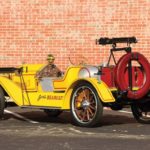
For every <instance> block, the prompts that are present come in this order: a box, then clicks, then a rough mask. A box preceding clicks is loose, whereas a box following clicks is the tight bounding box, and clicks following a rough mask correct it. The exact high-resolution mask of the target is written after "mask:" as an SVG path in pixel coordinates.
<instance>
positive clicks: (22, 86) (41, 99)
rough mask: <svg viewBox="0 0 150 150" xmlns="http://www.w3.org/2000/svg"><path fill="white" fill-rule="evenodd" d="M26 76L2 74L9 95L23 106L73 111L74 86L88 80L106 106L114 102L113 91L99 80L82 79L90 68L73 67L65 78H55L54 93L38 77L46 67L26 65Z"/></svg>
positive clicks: (52, 79)
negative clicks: (71, 102) (71, 106)
mask: <svg viewBox="0 0 150 150" xmlns="http://www.w3.org/2000/svg"><path fill="white" fill-rule="evenodd" d="M21 67H22V68H23V69H22V70H23V71H22V73H21V74H20V73H18V72H17V71H15V72H13V73H2V74H1V75H0V85H1V87H2V88H3V90H4V91H5V92H6V93H7V94H8V96H9V97H10V98H11V99H12V100H13V101H14V102H15V103H16V104H17V105H18V106H20V107H37V108H43V109H51V108H54V109H61V110H70V100H71V95H72V91H73V89H74V87H75V86H76V85H77V84H78V83H79V82H83V81H86V82H88V83H90V84H91V85H92V86H93V87H94V88H95V89H96V91H97V93H98V96H99V98H100V100H101V101H102V102H103V103H110V102H114V101H115V99H114V97H113V95H112V93H111V90H110V89H109V88H108V86H107V85H106V84H105V83H104V82H103V81H99V80H98V79H97V78H96V77H80V76H79V72H80V71H81V69H83V68H85V67H86V66H82V65H81V66H70V67H68V69H67V71H66V72H65V74H64V76H62V77H59V78H56V77H55V78H51V81H52V89H53V90H52V91H44V90H43V89H42V87H41V84H40V80H42V79H37V78H36V77H35V74H36V73H37V71H39V70H40V69H41V68H42V67H43V65H42V64H25V65H23V66H21Z"/></svg>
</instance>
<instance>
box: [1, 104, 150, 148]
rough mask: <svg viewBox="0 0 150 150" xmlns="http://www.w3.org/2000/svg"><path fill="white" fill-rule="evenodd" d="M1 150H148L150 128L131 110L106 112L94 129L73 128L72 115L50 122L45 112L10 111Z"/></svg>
mask: <svg viewBox="0 0 150 150" xmlns="http://www.w3.org/2000/svg"><path fill="white" fill-rule="evenodd" d="M0 149H1V150H14V149H15V150H30V149H32V150H34V149H36V150H103V149H104V150H109V149H111V150H127V149H128V150H130V149H132V150H133V149H135V150H141V149H142V150H149V149H150V127H149V125H144V124H139V123H137V122H136V120H135V119H134V118H133V116H132V113H131V111H130V109H125V110H124V111H121V112H117V111H112V110H104V114H103V118H102V120H101V122H100V124H99V125H98V126H97V127H94V128H82V127H77V126H74V125H72V121H71V116H70V113H69V112H64V113H62V114H61V115H60V116H59V117H57V118H49V117H48V116H47V115H46V114H45V113H44V112H43V111H42V110H37V109H21V108H19V107H10V108H7V109H6V110H5V115H4V118H3V120H1V121H0Z"/></svg>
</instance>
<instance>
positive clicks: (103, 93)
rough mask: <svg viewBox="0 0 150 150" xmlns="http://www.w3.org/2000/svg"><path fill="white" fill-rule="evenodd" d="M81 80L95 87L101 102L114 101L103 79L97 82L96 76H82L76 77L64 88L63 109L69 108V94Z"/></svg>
mask: <svg viewBox="0 0 150 150" xmlns="http://www.w3.org/2000/svg"><path fill="white" fill-rule="evenodd" d="M82 81H86V82H88V83H90V84H91V85H92V86H93V87H94V88H95V90H96V91H97V94H98V96H99V98H100V99H101V101H102V102H103V103H110V102H115V98H114V97H113V95H112V93H111V91H110V89H109V88H108V86H107V85H106V84H105V83H104V82H103V81H100V82H99V81H98V80H97V79H96V78H84V79H78V80H76V81H74V82H73V83H72V84H71V85H70V86H69V88H68V89H67V90H66V94H65V98H64V99H65V101H64V104H63V108H64V109H70V101H71V94H72V92H73V89H74V87H75V86H76V85H77V84H78V83H80V82H82Z"/></svg>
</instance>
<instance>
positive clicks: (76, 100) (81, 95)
mask: <svg viewBox="0 0 150 150" xmlns="http://www.w3.org/2000/svg"><path fill="white" fill-rule="evenodd" d="M102 113H103V106H102V103H101V101H100V99H99V97H98V94H97V92H96V90H95V88H94V87H93V86H92V85H91V84H89V83H87V82H82V83H80V84H78V85H77V86H76V87H75V88H74V90H73V93H72V99H71V114H72V118H73V122H74V123H75V124H76V125H78V126H82V127H92V126H95V125H96V124H98V123H99V122H100V119H101V117H102Z"/></svg>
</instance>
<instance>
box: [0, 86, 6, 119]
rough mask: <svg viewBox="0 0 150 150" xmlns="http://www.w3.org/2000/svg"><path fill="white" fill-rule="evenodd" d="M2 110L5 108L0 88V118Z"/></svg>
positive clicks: (2, 113)
mask: <svg viewBox="0 0 150 150" xmlns="http://www.w3.org/2000/svg"><path fill="white" fill-rule="evenodd" d="M4 108H5V97H4V92H3V89H2V88H1V87H0V118H2V117H3V115H4Z"/></svg>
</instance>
